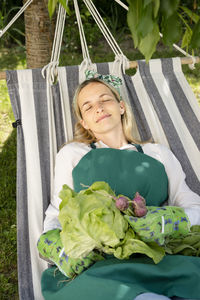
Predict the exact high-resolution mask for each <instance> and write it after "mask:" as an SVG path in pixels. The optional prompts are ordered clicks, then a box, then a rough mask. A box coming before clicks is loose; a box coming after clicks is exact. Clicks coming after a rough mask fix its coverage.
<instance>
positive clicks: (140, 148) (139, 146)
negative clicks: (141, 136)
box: [131, 143, 144, 153]
mask: <svg viewBox="0 0 200 300" xmlns="http://www.w3.org/2000/svg"><path fill="white" fill-rule="evenodd" d="M131 145H133V146H135V147H136V148H137V151H138V152H140V153H144V151H143V149H142V146H141V145H139V144H133V143H131Z"/></svg>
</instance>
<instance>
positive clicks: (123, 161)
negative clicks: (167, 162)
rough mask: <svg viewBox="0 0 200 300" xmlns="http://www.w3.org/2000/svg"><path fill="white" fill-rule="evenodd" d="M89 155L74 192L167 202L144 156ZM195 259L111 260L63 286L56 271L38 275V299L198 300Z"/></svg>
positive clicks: (164, 185) (158, 174) (162, 181)
mask: <svg viewBox="0 0 200 300" xmlns="http://www.w3.org/2000/svg"><path fill="white" fill-rule="evenodd" d="M91 146H92V147H93V149H92V150H91V151H90V152H88V153H87V154H86V155H85V156H84V157H83V158H82V159H81V160H80V162H79V163H78V165H77V166H76V167H75V168H74V170H73V172H72V175H73V181H74V189H75V191H76V192H79V191H80V190H81V189H83V185H85V186H89V185H91V184H92V183H93V182H95V181H106V182H107V183H108V184H109V185H110V186H111V188H112V189H113V190H114V191H115V193H116V194H123V195H126V196H128V197H130V198H132V197H133V196H134V194H135V192H136V191H138V192H140V194H141V195H142V196H143V197H144V198H145V199H146V201H147V204H148V205H155V206H159V205H161V204H162V203H163V202H164V201H165V200H167V195H168V192H167V191H168V180H167V175H166V172H165V168H164V166H163V164H162V163H160V162H159V161H157V160H156V159H154V158H152V157H150V156H148V155H146V154H144V153H143V151H142V148H141V147H140V146H139V145H136V146H137V149H138V152H137V151H133V150H119V149H111V148H105V149H100V148H99V149H96V148H95V145H94V144H92V145H91ZM199 282H200V259H199V258H198V257H190V256H182V255H166V256H165V257H164V259H163V260H162V261H161V262H160V263H159V264H157V265H156V264H154V262H153V261H152V260H151V259H150V258H148V257H145V256H141V255H135V256H133V257H132V258H131V259H129V260H118V259H116V258H113V257H112V256H110V257H107V259H106V260H105V261H99V262H97V263H95V264H94V265H93V266H91V267H90V268H89V269H88V270H86V271H84V272H83V273H82V274H80V275H79V276H78V277H76V278H75V279H74V280H71V281H67V278H66V277H64V275H62V274H61V273H60V272H59V271H55V267H53V268H50V269H47V270H46V271H44V273H43V275H42V293H43V296H44V298H45V299H48V300H54V299H55V300H57V299H59V300H62V299H65V300H78V299H80V300H101V299H104V300H111V299H112V300H120V299H121V300H122V299H123V300H133V299H134V298H135V297H136V296H137V295H138V294H141V293H145V292H154V293H158V294H162V295H166V296H168V297H172V296H178V297H182V298H192V299H200V284H199Z"/></svg>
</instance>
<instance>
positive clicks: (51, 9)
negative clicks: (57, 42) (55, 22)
mask: <svg viewBox="0 0 200 300" xmlns="http://www.w3.org/2000/svg"><path fill="white" fill-rule="evenodd" d="M58 3H60V4H62V6H63V7H64V8H65V10H66V12H67V13H68V15H71V12H70V9H69V6H68V5H66V0H49V1H48V11H49V16H50V18H52V16H53V14H54V12H55V9H56V6H57V4H58Z"/></svg>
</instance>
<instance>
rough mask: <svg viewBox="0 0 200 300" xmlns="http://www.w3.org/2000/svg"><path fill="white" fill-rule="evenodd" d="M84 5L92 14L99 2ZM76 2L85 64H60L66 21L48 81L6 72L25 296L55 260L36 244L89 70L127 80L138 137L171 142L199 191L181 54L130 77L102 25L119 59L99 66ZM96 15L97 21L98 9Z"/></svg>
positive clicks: (33, 292)
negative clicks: (92, 56) (77, 91)
mask: <svg viewBox="0 0 200 300" xmlns="http://www.w3.org/2000/svg"><path fill="white" fill-rule="evenodd" d="M84 2H85V4H86V5H87V7H88V9H89V10H90V12H91V11H92V9H93V8H92V7H91V5H92V4H91V2H92V1H89V0H84ZM117 2H120V1H119V0H118V1H117ZM74 4H75V9H76V14H77V20H78V25H79V31H80V33H81V34H80V35H81V45H82V51H83V63H82V64H81V65H80V66H67V67H57V66H58V60H59V53H60V47H61V40H62V38H61V35H62V32H63V25H62V24H61V23H60V24H59V25H60V27H61V29H60V31H58V32H57V34H56V35H55V40H54V47H53V52H52V58H51V62H50V64H49V65H48V67H47V68H45V70H46V72H45V70H43V74H44V73H46V78H47V80H45V79H44V78H43V76H42V72H41V71H42V70H41V69H34V70H19V71H7V72H6V80H7V86H8V91H9V95H10V99H11V104H12V108H13V112H14V116H15V119H16V122H15V123H14V124H13V125H14V126H15V127H16V128H17V135H18V139H17V231H18V234H17V239H18V241H17V242H18V243H17V244H18V281H19V294H20V299H21V300H27V299H30V300H32V299H36V300H40V299H43V297H42V295H41V287H40V279H41V273H42V272H43V270H45V269H46V268H47V267H48V265H47V263H46V262H45V261H43V260H41V259H40V258H39V256H38V251H37V247H36V244H37V240H38V238H39V236H40V234H41V232H42V231H43V220H44V214H45V211H46V209H47V207H48V205H49V202H50V199H51V195H52V182H53V173H54V161H55V156H56V153H57V152H58V150H59V149H60V147H61V146H62V144H63V143H65V142H66V141H69V140H71V139H72V138H73V127H74V123H75V120H74V118H73V115H72V110H71V101H72V97H73V94H74V91H75V88H76V87H77V85H78V84H79V82H81V81H82V80H83V79H84V78H83V74H84V70H85V69H86V68H88V67H89V68H93V69H96V70H97V71H98V73H100V74H108V73H114V74H115V75H118V76H120V77H121V78H122V80H123V87H124V88H123V91H122V95H123V97H124V99H125V100H127V101H128V102H129V104H130V106H131V107H132V110H133V113H134V117H135V122H136V124H137V128H138V132H137V134H138V138H141V139H142V140H148V139H149V138H152V139H153V140H154V141H155V142H158V143H162V144H165V145H167V146H168V147H170V148H171V149H172V151H173V152H174V154H175V155H176V156H177V158H178V159H179V160H180V162H181V164H182V167H183V169H184V171H185V173H186V175H187V184H188V185H189V187H190V188H191V189H192V190H193V191H194V192H196V193H198V194H200V185H199V181H200V159H199V149H200V139H199V130H200V124H199V121H200V108H199V106H198V104H197V101H196V99H195V96H194V94H193V92H192V90H191V88H190V86H189V84H188V83H187V81H186V79H185V77H184V74H183V72H182V69H181V60H180V58H173V59H153V60H151V61H150V62H149V64H148V65H146V63H145V61H143V60H141V61H138V62H137V65H138V69H137V72H136V74H135V75H134V76H132V77H130V76H128V75H126V74H125V69H126V64H127V59H126V57H124V55H123V53H122V51H121V49H120V48H119V47H118V45H117V44H116V42H115V41H114V40H113V37H112V36H111V34H110V33H109V32H107V30H106V27H105V26H103V29H102V30H104V34H105V37H106V40H107V42H108V43H109V45H110V46H111V48H112V50H113V52H114V53H115V57H116V59H115V61H114V62H112V63H100V64H92V63H91V60H90V57H89V52H88V49H87V44H86V40H85V36H84V31H83V28H82V23H81V19H80V13H79V10H78V5H77V1H74ZM59 14H60V15H61V14H62V15H63V16H65V12H64V11H63V9H61V8H59ZM95 18H96V19H97V23H98V22H99V21H98V20H99V19H98V14H97V15H96V16H95ZM58 19H59V18H58ZM63 20H64V18H63V19H62V22H64V21H63ZM101 22H102V20H101ZM101 22H100V23H99V26H100V27H101V24H102V23H101ZM61 25H62V26H61ZM57 28H58V26H57ZM56 39H57V40H56ZM55 74H57V75H58V77H57V83H56V84H55V85H51V84H50V83H52V82H53V81H54V76H55Z"/></svg>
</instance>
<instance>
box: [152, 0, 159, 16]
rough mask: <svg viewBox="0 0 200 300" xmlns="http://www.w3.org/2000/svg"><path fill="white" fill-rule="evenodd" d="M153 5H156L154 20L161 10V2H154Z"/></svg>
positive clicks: (157, 0) (154, 0)
mask: <svg viewBox="0 0 200 300" xmlns="http://www.w3.org/2000/svg"><path fill="white" fill-rule="evenodd" d="M153 5H154V9H153V15H154V18H156V17H157V15H158V11H159V8H160V0H153Z"/></svg>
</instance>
